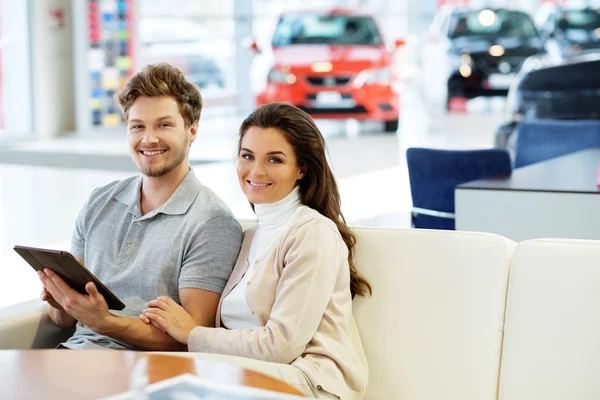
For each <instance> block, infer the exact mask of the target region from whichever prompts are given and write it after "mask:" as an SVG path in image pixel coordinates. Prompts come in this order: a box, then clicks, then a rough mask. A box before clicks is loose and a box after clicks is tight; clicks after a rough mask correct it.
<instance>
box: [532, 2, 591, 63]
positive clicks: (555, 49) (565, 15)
mask: <svg viewBox="0 0 600 400" xmlns="http://www.w3.org/2000/svg"><path fill="white" fill-rule="evenodd" d="M541 32H542V36H543V38H544V40H545V41H546V48H547V50H548V52H549V53H550V54H552V55H554V56H558V57H569V56H572V55H577V54H579V53H581V52H584V51H586V50H591V49H598V50H600V8H592V7H584V8H562V7H559V8H556V9H554V10H553V11H552V12H551V13H549V15H548V17H547V19H546V21H545V23H544V24H543V26H542V27H541Z"/></svg>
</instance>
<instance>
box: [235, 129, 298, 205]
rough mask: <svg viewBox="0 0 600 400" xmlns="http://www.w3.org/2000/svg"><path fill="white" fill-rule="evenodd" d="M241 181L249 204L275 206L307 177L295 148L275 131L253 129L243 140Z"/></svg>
mask: <svg viewBox="0 0 600 400" xmlns="http://www.w3.org/2000/svg"><path fill="white" fill-rule="evenodd" d="M237 173H238V179H239V181H240V186H241V187H242V190H243V191H244V194H245V195H246V197H247V198H248V201H249V202H250V203H253V204H263V203H274V202H276V201H278V200H281V199H283V198H284V197H286V196H287V195H288V194H290V192H291V191H292V190H293V189H294V187H295V186H296V182H297V181H298V180H299V179H302V177H303V176H304V171H303V168H301V167H300V166H298V160H297V159H296V153H295V152H294V148H293V147H292V146H291V145H290V144H289V143H288V142H287V140H286V139H285V136H284V135H283V133H281V132H280V131H279V130H277V129H275V128H267V129H264V128H259V127H256V126H253V127H251V128H249V129H248V130H247V131H246V134H245V135H244V137H243V139H242V145H241V148H240V154H239V155H238V164H237Z"/></svg>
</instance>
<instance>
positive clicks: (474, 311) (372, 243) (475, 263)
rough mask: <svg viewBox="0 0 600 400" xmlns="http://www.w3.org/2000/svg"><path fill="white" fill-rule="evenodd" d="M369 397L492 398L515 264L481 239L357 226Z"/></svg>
mask: <svg viewBox="0 0 600 400" xmlns="http://www.w3.org/2000/svg"><path fill="white" fill-rule="evenodd" d="M353 231H354V232H355V234H356V237H357V247H356V264H357V268H358V270H359V272H360V273H361V274H362V275H364V276H365V277H366V278H367V279H368V280H369V282H370V283H371V285H372V286H373V296H372V297H370V298H369V297H367V298H360V297H359V298H356V299H355V300H354V315H355V317H356V320H357V323H358V328H359V331H360V334H361V340H362V342H363V345H364V347H365V352H366V354H367V358H368V360H369V370H370V371H369V387H368V391H367V397H366V398H367V399H410V400H421V399H422V400H431V399H447V400H449V399H457V400H459V399H460V400H495V399H496V396H497V381H498V374H499V369H500V354H501V348H502V323H503V320H504V312H505V302H506V290H507V283H508V272H509V264H510V259H511V257H512V254H513V251H514V248H515V246H516V244H515V243H514V242H512V241H509V240H507V239H504V238H502V237H500V236H496V235H492V234H484V233H470V232H453V231H433V230H410V229H406V230H391V229H390V230H387V229H369V228H354V229H353Z"/></svg>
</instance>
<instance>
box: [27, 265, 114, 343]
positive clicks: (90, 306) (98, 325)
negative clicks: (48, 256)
mask: <svg viewBox="0 0 600 400" xmlns="http://www.w3.org/2000/svg"><path fill="white" fill-rule="evenodd" d="M38 275H39V277H40V279H41V280H42V282H43V283H44V288H45V290H46V291H47V292H48V294H49V295H50V297H51V298H52V301H53V302H54V303H56V304H57V305H58V306H59V307H61V308H62V309H63V310H64V311H65V312H66V313H68V314H69V315H71V316H73V318H75V319H77V320H78V321H79V322H81V323H82V324H84V325H86V326H87V327H88V328H90V329H91V330H93V331H95V332H97V333H101V332H102V331H103V330H104V329H105V328H106V326H107V324H108V323H109V321H110V319H111V318H113V317H114V315H113V314H111V313H110V312H109V311H108V305H107V304H106V300H105V299H104V297H103V296H102V295H101V294H100V293H99V292H98V289H97V288H96V285H94V284H93V283H92V282H88V283H87V284H86V285H85V290H86V292H87V293H88V294H87V295H83V294H81V293H79V292H77V291H76V290H74V289H72V288H71V287H70V286H69V285H68V284H67V283H66V282H65V281H63V280H62V279H61V278H60V276H58V275H57V274H56V273H54V272H53V271H52V270H50V269H48V268H46V269H44V271H39V272H38ZM49 304H50V305H52V306H53V307H54V305H53V304H52V303H50V302H49ZM55 308H57V309H58V307H55Z"/></svg>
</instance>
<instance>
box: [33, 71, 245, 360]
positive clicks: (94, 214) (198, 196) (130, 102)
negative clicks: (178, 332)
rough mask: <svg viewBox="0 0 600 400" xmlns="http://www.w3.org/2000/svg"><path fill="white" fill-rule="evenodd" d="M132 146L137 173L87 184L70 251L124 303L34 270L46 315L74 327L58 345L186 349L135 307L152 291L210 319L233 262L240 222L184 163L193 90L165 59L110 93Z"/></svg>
mask: <svg viewBox="0 0 600 400" xmlns="http://www.w3.org/2000/svg"><path fill="white" fill-rule="evenodd" d="M116 100H117V103H118V104H119V106H120V107H121V110H122V112H123V117H124V120H125V123H126V124H127V137H128V142H129V148H130V151H131V155H132V157H133V159H134V161H135V162H136V164H137V165H138V167H139V169H140V171H141V173H142V175H141V176H137V177H131V178H128V179H125V180H123V181H117V182H113V183H110V184H108V185H106V186H103V187H100V188H98V189H96V190H94V191H93V192H92V194H91V196H90V198H89V199H88V200H87V202H86V204H85V205H84V207H83V209H82V210H81V212H80V214H79V217H78V219H77V222H76V226H75V230H74V233H73V238H72V241H71V253H72V254H73V255H74V256H75V257H77V258H78V259H79V261H80V262H81V263H82V264H85V266H86V267H87V268H88V269H89V270H90V271H91V272H92V273H93V274H95V275H96V276H97V277H98V278H99V279H100V280H101V281H102V282H103V283H104V284H105V285H106V286H108V287H109V288H110V289H111V290H112V291H113V292H114V293H115V294H116V295H117V297H119V298H120V299H121V301H123V302H124V303H125V305H126V307H125V309H124V310H122V311H120V312H115V311H109V310H108V307H107V305H106V301H105V300H104V297H103V296H102V295H101V294H99V293H98V290H97V288H96V287H95V286H94V284H93V283H92V282H89V283H88V284H87V285H86V291H87V295H82V294H80V293H78V292H76V291H75V290H73V289H71V288H70V287H69V286H68V285H67V284H66V283H65V282H64V281H63V280H62V279H60V277H58V276H57V275H56V274H55V273H53V272H52V271H51V270H49V269H46V270H44V272H40V273H39V276H40V279H41V281H42V283H43V285H44V289H43V290H42V299H43V300H45V301H46V302H47V303H48V314H49V316H50V318H51V319H52V321H53V322H54V323H55V324H56V325H58V326H60V327H63V328H72V327H74V326H76V331H75V334H74V335H73V337H71V338H70V339H69V340H68V341H67V342H65V343H63V344H62V345H61V346H59V347H66V348H70V349H85V348H112V349H145V350H186V348H185V346H183V347H182V346H181V345H180V344H178V343H177V341H176V340H174V339H173V338H171V337H170V336H169V335H168V334H166V333H164V332H162V331H160V330H159V329H157V328H156V327H154V326H152V325H146V324H145V323H144V322H142V321H141V320H140V319H139V318H138V315H139V314H140V312H141V311H143V310H144V309H145V308H146V304H147V303H148V301H150V300H152V299H154V298H156V297H157V296H160V295H165V296H170V297H172V298H173V299H175V300H176V301H177V302H179V303H180V304H181V305H182V306H183V307H184V308H185V309H186V311H188V312H189V313H190V314H191V315H192V316H193V317H194V319H195V320H196V322H197V323H198V324H199V325H204V326H214V321H215V313H216V309H217V305H218V302H219V298H220V293H221V292H222V290H223V288H224V287H225V284H226V283H227V280H228V278H229V275H230V274H231V271H232V269H233V265H234V263H235V261H236V258H237V255H238V252H239V249H240V243H241V227H240V225H239V224H238V223H237V221H235V219H234V218H233V216H232V214H231V212H230V211H229V209H228V208H227V207H226V206H225V204H224V203H223V202H222V201H221V200H220V199H219V198H218V197H217V196H216V195H215V194H214V193H213V192H212V191H210V190H209V189H208V188H206V187H204V186H203V185H202V184H201V183H200V182H199V181H198V179H196V177H195V175H194V172H193V171H192V170H191V169H190V167H189V162H188V157H189V149H190V147H191V145H192V142H193V141H194V140H195V139H196V135H197V133H198V121H199V119H200V112H201V110H202V98H201V96H200V92H199V91H198V88H197V87H195V86H194V85H192V84H191V83H189V82H187V81H186V80H185V77H184V76H183V74H182V73H181V72H180V71H179V70H178V69H176V68H173V67H171V66H170V65H168V64H156V65H150V66H147V67H146V68H144V69H143V70H142V71H141V72H140V73H138V74H136V75H135V76H133V77H132V78H131V79H129V81H128V82H127V83H126V85H125V87H124V88H123V89H122V90H121V91H120V92H119V93H118V94H117V96H116Z"/></svg>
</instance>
